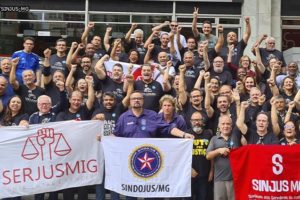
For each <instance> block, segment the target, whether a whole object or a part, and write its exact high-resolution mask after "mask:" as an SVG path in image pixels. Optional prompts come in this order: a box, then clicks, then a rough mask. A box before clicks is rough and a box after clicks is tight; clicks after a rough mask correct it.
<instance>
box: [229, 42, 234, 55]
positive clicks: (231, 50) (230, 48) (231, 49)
mask: <svg viewBox="0 0 300 200" xmlns="http://www.w3.org/2000/svg"><path fill="white" fill-rule="evenodd" d="M228 49H229V52H230V53H231V54H233V51H234V44H231V45H229V46H228Z"/></svg>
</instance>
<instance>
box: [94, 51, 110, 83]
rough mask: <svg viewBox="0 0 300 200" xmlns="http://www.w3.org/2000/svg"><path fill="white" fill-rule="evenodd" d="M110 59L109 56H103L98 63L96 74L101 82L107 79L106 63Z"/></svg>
mask: <svg viewBox="0 0 300 200" xmlns="http://www.w3.org/2000/svg"><path fill="white" fill-rule="evenodd" d="M108 59H109V55H107V54H105V55H104V56H102V58H101V59H100V60H98V62H97V63H96V65H95V72H96V75H97V77H98V78H99V79H100V80H104V79H105V78H106V70H105V66H104V62H105V61H108Z"/></svg>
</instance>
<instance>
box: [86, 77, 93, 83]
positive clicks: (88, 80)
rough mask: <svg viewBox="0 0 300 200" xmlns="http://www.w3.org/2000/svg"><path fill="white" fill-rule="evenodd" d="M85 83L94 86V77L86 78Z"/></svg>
mask: <svg viewBox="0 0 300 200" xmlns="http://www.w3.org/2000/svg"><path fill="white" fill-rule="evenodd" d="M85 81H86V82H87V83H88V85H93V83H94V78H93V76H85Z"/></svg>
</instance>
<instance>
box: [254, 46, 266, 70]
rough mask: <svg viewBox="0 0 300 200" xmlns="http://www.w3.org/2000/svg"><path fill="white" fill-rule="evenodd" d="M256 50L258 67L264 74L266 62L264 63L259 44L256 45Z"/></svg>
mask: <svg viewBox="0 0 300 200" xmlns="http://www.w3.org/2000/svg"><path fill="white" fill-rule="evenodd" d="M254 50H255V54H256V63H257V67H258V69H259V71H260V73H261V74H263V73H265V71H266V67H265V66H264V64H263V63H262V60H261V55H260V52H259V48H258V45H257V46H255V47H254Z"/></svg>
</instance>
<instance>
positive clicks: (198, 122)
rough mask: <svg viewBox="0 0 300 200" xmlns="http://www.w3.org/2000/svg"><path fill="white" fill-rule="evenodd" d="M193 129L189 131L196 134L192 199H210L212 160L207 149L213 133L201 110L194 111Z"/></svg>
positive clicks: (192, 118) (192, 117)
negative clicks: (209, 158)
mask: <svg viewBox="0 0 300 200" xmlns="http://www.w3.org/2000/svg"><path fill="white" fill-rule="evenodd" d="M190 122H191V125H192V127H191V129H189V130H188V133H191V134H193V135H194V137H195V138H194V143H193V161H192V199H196V200H206V199H209V198H208V197H209V194H208V193H209V191H210V190H209V182H211V181H212V180H213V167H212V165H211V161H209V160H207V159H206V149H207V147H208V144H209V141H210V140H211V138H212V136H213V134H212V131H211V130H209V129H205V128H204V127H205V123H206V122H205V119H204V118H203V117H202V115H201V113H200V112H197V111H196V112H194V113H193V114H192V116H191V119H190Z"/></svg>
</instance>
